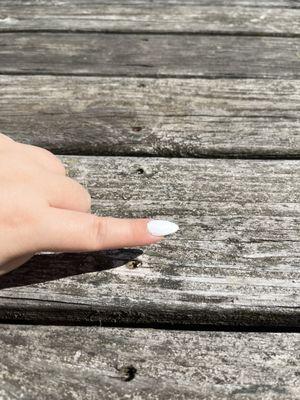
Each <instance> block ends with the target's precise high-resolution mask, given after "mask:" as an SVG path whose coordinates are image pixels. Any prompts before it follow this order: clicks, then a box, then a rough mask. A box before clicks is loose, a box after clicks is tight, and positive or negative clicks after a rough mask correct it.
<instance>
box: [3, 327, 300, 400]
mask: <svg viewBox="0 0 300 400" xmlns="http://www.w3.org/2000/svg"><path fill="white" fill-rule="evenodd" d="M299 340H300V338H299V334H286V333H284V334H279V333H233V332H231V333H224V332H185V331H182V332H178V331H157V330H149V329H148V330H143V329H139V330H135V329H108V328H89V327H68V328H66V327H54V326H51V327H42V326H18V325H15V326H13V325H11V326H9V325H1V329H0V344H1V345H0V380H1V388H0V396H1V397H2V398H4V399H6V400H12V399H15V398H26V399H27V398H28V399H29V398H41V397H42V398H43V399H45V400H47V399H53V398H56V399H58V398H59V399H74V400H75V399H76V400H79V399H80V400H81V399H86V400H90V399H96V398H99V397H100V398H105V399H124V398H130V399H135V400H139V399H152V400H156V399H157V400H158V399H162V398H163V399H197V400H198V399H200V400H201V399H203V400H204V399H207V398H208V397H209V398H210V399H212V400H214V399H215V400H221V399H228V398H230V399H233V400H237V399H245V400H247V399H248V400H250V399H255V400H257V399H266V398H267V399H271V400H273V399H276V400H278V399H284V400H296V399H298V389H299V387H300V378H299V361H300V354H299V344H300V342H299Z"/></svg>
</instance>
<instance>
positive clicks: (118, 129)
mask: <svg viewBox="0 0 300 400" xmlns="http://www.w3.org/2000/svg"><path fill="white" fill-rule="evenodd" d="M274 99H275V101H274ZM299 104H300V83H299V81H298V80H279V79H278V80H276V79H275V80H256V79H249V80H240V79H237V80H231V79H224V80H205V79H159V80H158V79H149V78H94V77H93V78H91V77H90V78H86V77H51V76H50V77H49V76H34V77H32V76H28V77H27V76H25V77H24V76H23V77H19V76H18V77H15V76H13V77H12V76H0V129H1V131H2V132H3V133H5V134H8V135H10V136H11V137H12V138H14V139H15V140H18V141H21V142H23V143H31V144H35V145H38V146H42V147H46V148H48V149H50V150H52V151H54V152H56V153H59V154H86V155H151V156H153V155H154V156H155V155H156V156H175V157H176V156H180V157H188V156H190V157H199V156H212V157H216V156H227V157H228V156H238V157H299V156H300V119H299V112H300V106H299Z"/></svg>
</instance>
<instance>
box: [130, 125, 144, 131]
mask: <svg viewBox="0 0 300 400" xmlns="http://www.w3.org/2000/svg"><path fill="white" fill-rule="evenodd" d="M142 129H143V128H142V127H141V126H133V127H132V130H133V131H134V132H140V131H141V130H142Z"/></svg>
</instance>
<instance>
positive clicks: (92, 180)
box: [0, 157, 300, 328]
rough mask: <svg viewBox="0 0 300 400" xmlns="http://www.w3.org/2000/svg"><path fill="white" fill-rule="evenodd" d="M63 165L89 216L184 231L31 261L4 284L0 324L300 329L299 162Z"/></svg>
mask: <svg viewBox="0 0 300 400" xmlns="http://www.w3.org/2000/svg"><path fill="white" fill-rule="evenodd" d="M63 160H64V161H65V162H66V164H67V166H68V170H69V174H70V176H72V177H76V178H77V179H78V180H79V181H80V182H81V183H82V184H84V185H85V186H86V187H88V189H89V190H90V192H91V195H92V197H93V211H94V212H96V213H97V214H99V215H113V216H124V217H160V218H161V217H163V218H168V219H171V220H175V221H176V222H177V223H179V225H180V228H181V230H180V231H179V232H178V233H176V235H174V236H171V237H170V238H168V239H167V240H165V241H164V242H162V243H161V244H159V245H155V246H150V247H147V248H144V249H143V250H141V249H136V250H120V251H112V252H107V253H93V254H85V253H83V254H76V255H71V254H68V255H67V254H58V255H39V256H36V257H35V259H34V260H33V261H32V262H31V263H29V264H28V265H26V266H24V267H22V268H20V269H19V270H17V271H15V272H12V273H11V274H9V275H7V276H4V277H3V278H1V281H0V285H1V288H2V290H1V292H0V297H1V302H0V317H1V320H3V321H4V320H6V321H8V320H18V319H19V320H27V321H31V320H35V321H44V322H50V321H60V322H64V323H68V322H74V323H81V322H87V323H96V324H97V323H109V324H111V323H118V324H150V325H151V324H168V325H172V324H173V325H178V324H181V325H189V326H196V325H197V326H198V325H202V324H208V325H219V326H220V325H230V326H248V327H249V326H250V327H269V328H270V327H285V328H299V327H300V313H299V311H300V308H299V300H300V297H299V287H300V280H299V277H300V275H299V257H300V244H299V243H300V242H299V226H300V224H299V220H300V204H299V203H300V202H299V200H300V179H299V177H300V161H284V160H281V161H256V160H252V161H251V160H243V161H240V160H239V161H238V160H196V159H165V158H161V159H159V158H158V159H156V158H134V157H132V158H125V157H111V158H110V157H64V158H63ZM121 182H122V184H121ZM134 259H136V260H138V262H137V263H136V264H135V265H132V263H131V261H132V260H134ZM133 267H136V268H133Z"/></svg>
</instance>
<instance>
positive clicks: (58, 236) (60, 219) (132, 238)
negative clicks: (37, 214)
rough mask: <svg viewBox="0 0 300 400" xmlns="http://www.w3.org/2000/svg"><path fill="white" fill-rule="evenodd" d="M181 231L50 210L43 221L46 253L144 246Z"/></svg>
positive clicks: (154, 223) (144, 222) (168, 224)
mask: <svg viewBox="0 0 300 400" xmlns="http://www.w3.org/2000/svg"><path fill="white" fill-rule="evenodd" d="M177 230H178V226H177V225H176V224H174V223H172V222H168V221H162V220H149V219H119V218H111V217H104V218H101V217H97V216H96V215H93V214H86V213H82V212H76V211H71V210H64V209H59V208H53V207H50V208H49V210H48V211H47V214H46V218H45V220H44V221H43V232H42V234H41V236H40V237H41V239H40V247H41V250H44V251H45V250H48V251H97V250H106V249H116V248H122V247H135V246H144V245H149V244H152V243H157V242H159V241H160V240H161V239H162V238H163V236H165V235H168V234H171V233H174V232H176V231H177Z"/></svg>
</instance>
